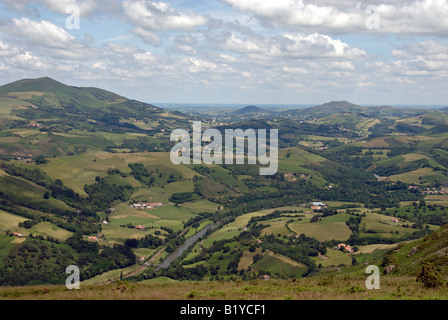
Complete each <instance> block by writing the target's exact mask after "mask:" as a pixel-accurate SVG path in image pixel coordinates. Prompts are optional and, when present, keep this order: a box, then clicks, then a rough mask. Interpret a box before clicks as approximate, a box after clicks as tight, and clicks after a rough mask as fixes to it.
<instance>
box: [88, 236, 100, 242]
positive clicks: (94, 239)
mask: <svg viewBox="0 0 448 320" xmlns="http://www.w3.org/2000/svg"><path fill="white" fill-rule="evenodd" d="M89 240H92V241H97V240H98V238H97V237H95V236H91V237H89Z"/></svg>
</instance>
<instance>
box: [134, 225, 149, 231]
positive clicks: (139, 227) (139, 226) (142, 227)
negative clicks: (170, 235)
mask: <svg viewBox="0 0 448 320" xmlns="http://www.w3.org/2000/svg"><path fill="white" fill-rule="evenodd" d="M134 228H135V229H139V230H145V229H146V227H145V226H142V225H141V224H139V225H138V226H135V227H134Z"/></svg>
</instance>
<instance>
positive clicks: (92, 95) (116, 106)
mask: <svg viewBox="0 0 448 320" xmlns="http://www.w3.org/2000/svg"><path fill="white" fill-rule="evenodd" d="M188 119H189V118H188V117H187V116H185V115H183V114H182V113H179V112H175V111H167V110H164V109H161V108H158V107H156V106H154V105H151V104H148V103H144V102H140V101H136V100H131V99H128V98H125V97H122V96H120V95H118V94H115V93H113V92H109V91H106V90H103V89H99V88H92V87H75V86H68V85H66V84H63V83H61V82H58V81H56V80H53V79H51V78H48V77H44V78H37V79H24V80H19V81H16V82H13V83H10V84H6V85H4V86H1V87H0V130H4V132H3V133H2V134H3V136H4V138H5V139H2V137H0V151H1V152H2V154H3V155H13V156H25V157H35V156H39V155H43V156H45V157H49V156H63V155H69V154H79V153H82V152H85V151H86V149H88V148H95V149H98V148H100V149H104V148H115V147H118V148H120V147H123V148H127V149H131V150H135V149H137V150H151V149H157V148H160V147H161V145H162V144H163V145H165V147H162V149H167V145H168V143H169V137H168V136H166V134H165V132H171V131H172V130H173V129H175V128H179V127H181V128H186V127H188V126H190V124H189V122H188ZM24 128H26V129H30V128H33V129H39V130H36V131H34V132H35V134H32V135H26V134H25V135H24V133H23V131H20V130H18V129H24ZM28 133H30V132H28ZM110 134H119V135H120V134H121V135H124V136H122V137H121V138H117V137H114V136H111V135H110ZM130 134H140V135H141V136H135V135H134V136H133V137H132V139H130V138H131V136H130ZM150 136H151V137H152V138H150ZM131 140H132V141H131Z"/></svg>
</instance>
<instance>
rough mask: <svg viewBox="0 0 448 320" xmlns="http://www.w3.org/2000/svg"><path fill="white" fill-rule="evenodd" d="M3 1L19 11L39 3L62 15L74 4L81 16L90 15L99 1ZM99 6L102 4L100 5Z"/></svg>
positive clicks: (25, 10) (24, 10) (26, 9)
mask: <svg viewBox="0 0 448 320" xmlns="http://www.w3.org/2000/svg"><path fill="white" fill-rule="evenodd" d="M4 2H5V4H7V5H8V6H10V7H11V8H13V9H14V10H16V11H21V12H27V11H29V9H28V7H29V6H30V4H32V3H40V4H43V5H45V6H46V7H47V8H48V9H49V10H51V11H53V12H56V13H59V14H64V15H65V14H67V8H70V7H72V6H76V7H77V8H78V9H79V13H80V16H81V17H88V16H91V15H92V14H93V12H94V11H95V10H96V9H97V8H98V6H99V5H100V3H99V1H95V0H4ZM100 7H103V6H101V5H100ZM103 8H104V7H103Z"/></svg>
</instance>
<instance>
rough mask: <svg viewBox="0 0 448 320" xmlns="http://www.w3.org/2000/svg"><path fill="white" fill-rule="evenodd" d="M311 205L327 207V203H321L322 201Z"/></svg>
mask: <svg viewBox="0 0 448 320" xmlns="http://www.w3.org/2000/svg"><path fill="white" fill-rule="evenodd" d="M310 204H311V205H312V206H319V207H324V206H326V204H325V203H323V202H320V201H317V202H311V203H310Z"/></svg>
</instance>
